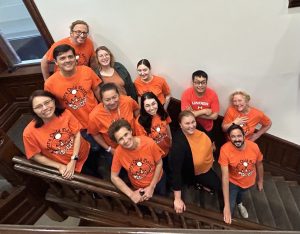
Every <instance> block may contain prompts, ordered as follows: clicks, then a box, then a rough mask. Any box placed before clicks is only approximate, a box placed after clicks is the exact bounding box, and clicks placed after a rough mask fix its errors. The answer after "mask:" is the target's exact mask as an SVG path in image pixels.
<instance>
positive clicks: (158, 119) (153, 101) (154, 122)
mask: <svg viewBox="0 0 300 234" xmlns="http://www.w3.org/2000/svg"><path fill="white" fill-rule="evenodd" d="M169 123H171V118H170V116H169V114H168V113H167V112H166V110H165V109H164V107H163V105H162V104H161V103H160V101H159V100H158V98H157V97H156V96H155V94H154V93H152V92H147V93H144V94H143V95H142V97H141V111H140V116H139V117H138V118H136V121H135V134H136V135H137V136H141V135H145V136H148V137H151V138H152V139H153V140H154V141H155V142H156V144H158V146H159V147H160V148H161V149H162V150H163V151H164V152H165V155H164V156H163V165H164V172H165V173H166V174H169V168H168V157H167V155H168V153H169V150H170V147H171V143H172V135H171V130H170V126H169Z"/></svg>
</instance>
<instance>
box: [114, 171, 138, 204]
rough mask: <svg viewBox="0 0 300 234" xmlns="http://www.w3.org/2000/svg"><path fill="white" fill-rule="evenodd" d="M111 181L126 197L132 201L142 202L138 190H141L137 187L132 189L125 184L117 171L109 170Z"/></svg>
mask: <svg viewBox="0 0 300 234" xmlns="http://www.w3.org/2000/svg"><path fill="white" fill-rule="evenodd" d="M110 178H111V181H112V183H113V184H114V185H115V186H116V187H117V188H118V189H119V190H121V191H122V192H123V193H124V194H125V195H126V196H127V197H129V198H130V199H131V200H132V201H133V202H134V203H138V202H142V201H143V198H142V196H141V194H140V191H141V190H142V189H141V188H140V189H137V190H135V191H133V190H132V189H130V188H129V187H128V186H127V184H125V182H124V181H123V180H122V179H121V178H120V177H119V173H116V172H113V171H112V172H111V176H110Z"/></svg>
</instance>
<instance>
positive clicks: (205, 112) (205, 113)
mask: <svg viewBox="0 0 300 234" xmlns="http://www.w3.org/2000/svg"><path fill="white" fill-rule="evenodd" d="M202 111H203V114H204V115H211V114H212V113H213V112H212V109H210V108H208V109H203V110H202Z"/></svg>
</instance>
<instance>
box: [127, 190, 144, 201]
mask: <svg viewBox="0 0 300 234" xmlns="http://www.w3.org/2000/svg"><path fill="white" fill-rule="evenodd" d="M141 192H143V189H141V188H140V189H137V190H135V191H133V192H132V193H131V194H130V196H129V198H130V199H131V201H133V202H134V203H138V202H142V201H143V197H142V196H141Z"/></svg>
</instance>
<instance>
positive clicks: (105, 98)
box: [102, 89, 120, 111]
mask: <svg viewBox="0 0 300 234" xmlns="http://www.w3.org/2000/svg"><path fill="white" fill-rule="evenodd" d="M119 100H120V95H119V94H118V93H117V92H116V90H114V89H111V90H107V91H104V92H103V94H102V102H103V105H104V106H105V107H106V108H107V109H108V110H110V111H114V110H116V109H117V108H118V107H119V103H120V102H119Z"/></svg>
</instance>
